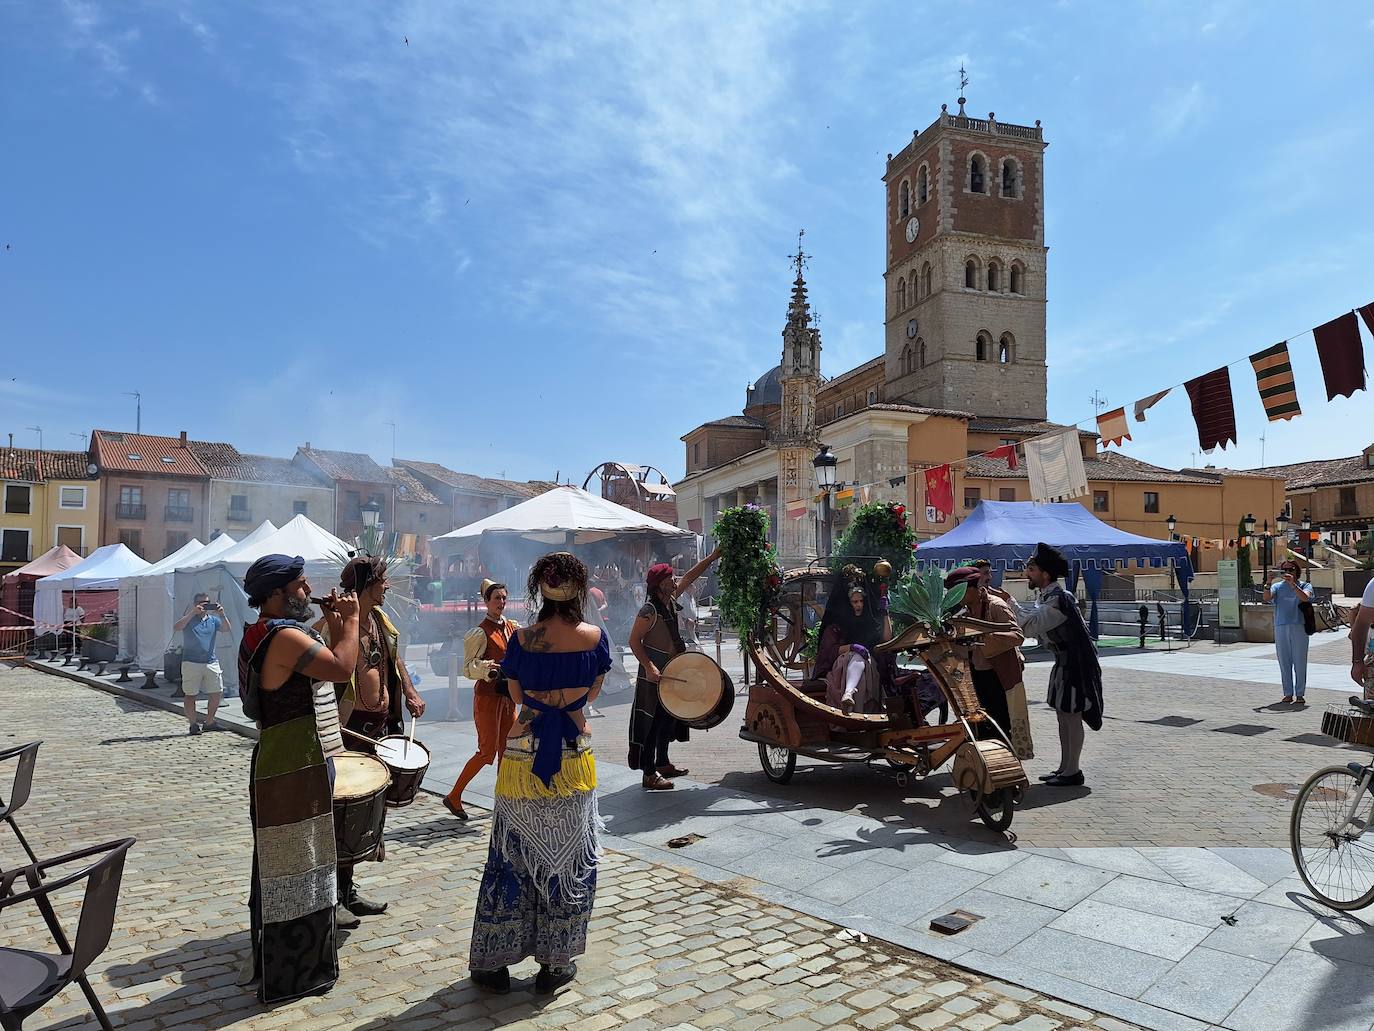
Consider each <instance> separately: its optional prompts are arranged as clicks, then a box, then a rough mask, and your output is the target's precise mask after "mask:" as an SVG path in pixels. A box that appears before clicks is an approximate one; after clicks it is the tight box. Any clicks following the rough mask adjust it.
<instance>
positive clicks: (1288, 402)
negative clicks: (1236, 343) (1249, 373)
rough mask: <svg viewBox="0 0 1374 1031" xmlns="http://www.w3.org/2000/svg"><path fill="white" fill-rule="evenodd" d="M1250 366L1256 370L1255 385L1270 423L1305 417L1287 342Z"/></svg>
mask: <svg viewBox="0 0 1374 1031" xmlns="http://www.w3.org/2000/svg"><path fill="white" fill-rule="evenodd" d="M1250 364H1251V365H1253V366H1254V367H1255V383H1256V385H1257V386H1258V387H1259V396H1260V401H1261V402H1262V403H1263V404H1264V414H1265V415H1267V416H1269V421H1270V422H1278V421H1280V420H1282V419H1292V418H1294V417H1296V416H1299V415H1301V414H1302V408H1301V407H1300V406H1299V404H1298V389H1297V387H1296V386H1294V384H1293V363H1292V362H1291V361H1289V358H1288V341H1287V340H1284V341H1281V342H1279V343H1277V344H1275V345H1274V346H1273V347H1266V348H1265V349H1264V350H1263V351H1260V352H1259V353H1258V354H1252V355H1251V356H1250Z"/></svg>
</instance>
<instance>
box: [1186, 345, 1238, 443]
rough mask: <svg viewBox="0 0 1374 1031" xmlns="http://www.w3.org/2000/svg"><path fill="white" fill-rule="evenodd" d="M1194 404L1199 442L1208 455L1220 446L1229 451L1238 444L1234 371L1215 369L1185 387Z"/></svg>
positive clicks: (1192, 380) (1191, 380)
mask: <svg viewBox="0 0 1374 1031" xmlns="http://www.w3.org/2000/svg"><path fill="white" fill-rule="evenodd" d="M1183 386H1184V389H1186V390H1187V391H1188V398H1189V400H1191V401H1192V403H1193V421H1194V422H1196V423H1197V442H1198V447H1200V448H1201V449H1202V450H1203V451H1204V452H1205V453H1207V454H1211V452H1212V451H1213V450H1214V449H1216V448H1217V447H1220V448H1222V449H1223V450H1225V448H1226V445H1227V444H1234V443H1235V442H1236V406H1235V402H1234V401H1233V400H1232V399H1231V370H1230V369H1228V368H1227V367H1226V366H1224V365H1223V366H1222V367H1221V368H1220V369H1214V370H1212V371H1211V372H1209V373H1207V374H1206V375H1203V376H1198V377H1197V378H1196V379H1190V380H1189V381H1188V382H1187V383H1185V384H1183Z"/></svg>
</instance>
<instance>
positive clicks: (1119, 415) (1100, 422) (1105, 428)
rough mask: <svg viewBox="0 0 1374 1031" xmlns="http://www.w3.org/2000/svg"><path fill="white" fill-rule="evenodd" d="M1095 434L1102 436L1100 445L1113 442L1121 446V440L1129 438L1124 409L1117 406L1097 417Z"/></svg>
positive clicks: (1104, 445) (1129, 433) (1129, 432)
mask: <svg viewBox="0 0 1374 1031" xmlns="http://www.w3.org/2000/svg"><path fill="white" fill-rule="evenodd" d="M1097 435H1098V436H1099V437H1101V438H1102V446H1103V447H1106V446H1107V445H1108V444H1115V445H1116V446H1117V447H1120V446H1121V442H1122V441H1123V440H1130V439H1131V430H1130V427H1128V426H1127V425H1126V409H1124V408H1117V409H1115V410H1114V411H1110V412H1105V413H1104V414H1102V415H1099V416H1098V417H1097Z"/></svg>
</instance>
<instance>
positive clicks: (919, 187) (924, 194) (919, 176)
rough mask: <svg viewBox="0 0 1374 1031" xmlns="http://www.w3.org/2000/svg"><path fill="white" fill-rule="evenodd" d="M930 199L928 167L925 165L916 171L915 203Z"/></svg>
mask: <svg viewBox="0 0 1374 1031" xmlns="http://www.w3.org/2000/svg"><path fill="white" fill-rule="evenodd" d="M928 200H930V169H929V168H927V167H926V166H925V165H922V166H921V170H920V171H919V172H917V173H916V203H917V204H924V203H925V202H926V201H928Z"/></svg>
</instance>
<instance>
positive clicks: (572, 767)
mask: <svg viewBox="0 0 1374 1031" xmlns="http://www.w3.org/2000/svg"><path fill="white" fill-rule="evenodd" d="M527 741H528V739H518V740H517V741H512V742H510V743H509V744H508V745H507V747H506V754H505V756H504V757H502V759H501V764H500V767H499V768H498V770H497V777H496V809H495V812H494V813H493V817H492V830H491V846H490V848H489V850H488V852H487V865H486V869H485V871H484V872H483V874H482V884H481V886H480V887H479V888H478V891H477V913H476V917H475V919H474V920H473V925H472V948H471V952H470V954H469V958H468V965H469V966H470V967H471V968H472V969H473V970H488V971H489V970H497V969H500V968H501V967H504V966H509V965H511V964H513V963H518V962H520V961H521V960H522V959H526V958H528V957H531V956H532V957H533V958H534V959H535V960H537V961H538V962H540V963H547V964H549V965H551V966H566V965H567V964H568V963H569V962H571V960H572V959H573V958H574V957H576V956H580V955H581V954H582V953H583V952H585V951H586V949H587V925H588V924H589V923H590V922H591V916H592V903H593V902H594V900H595V898H596V864H597V854H598V851H599V844H600V832H601V829H602V824H601V817H600V814H599V813H598V812H597V807H596V760H595V759H594V758H593V756H592V752H591V749H590V748H588V747H586V746H585V745H586V741H587V739H586V738H583V739H580V740H579V744H578V747H576V748H565V749H564V751H563V765H562V768H561V769H560V770H559V772H558V774H557V775H556V776H555V777H554V778H553V782H552V783H551V785H550V786H548V787H545V786H544V784H543V782H541V781H540V780H539V779H538V778H537V777H535V776H534V771H533V755H532V754H531V751H530V747H529V745H528V744H527Z"/></svg>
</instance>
